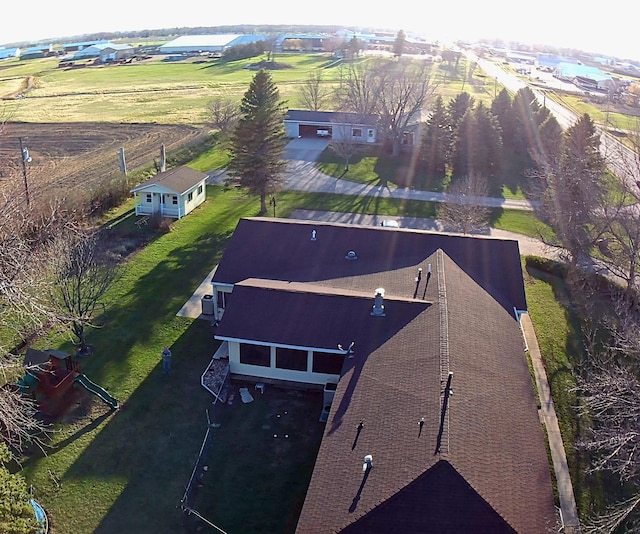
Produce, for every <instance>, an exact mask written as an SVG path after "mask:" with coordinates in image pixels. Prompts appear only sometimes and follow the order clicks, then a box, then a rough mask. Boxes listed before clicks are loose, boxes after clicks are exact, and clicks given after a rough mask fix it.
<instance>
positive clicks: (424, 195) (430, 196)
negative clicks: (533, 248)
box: [207, 139, 536, 211]
mask: <svg viewBox="0 0 640 534" xmlns="http://www.w3.org/2000/svg"><path fill="white" fill-rule="evenodd" d="M304 141H307V140H306V139H295V140H294V141H292V142H291V143H290V145H291V144H293V143H298V144H300V143H302V142H304ZM308 141H315V140H312V139H311V140H308ZM300 146H304V145H300ZM310 147H311V148H309V149H308V150H305V149H304V148H296V149H289V153H290V155H291V156H292V157H304V158H305V159H291V160H289V162H288V163H287V167H286V170H285V172H284V175H283V176H284V188H285V189H289V190H292V191H310V192H314V193H335V194H340V195H353V196H373V197H382V198H399V199H405V200H421V201H427V202H460V201H461V200H464V201H465V202H468V201H469V199H464V198H463V197H460V196H459V195H451V194H447V193H437V192H435V191H421V190H418V189H409V188H404V187H395V186H387V187H382V186H376V185H367V184H361V183H358V182H350V181H349V180H343V179H341V178H334V177H333V176H329V175H327V174H324V173H323V172H321V171H320V170H318V168H317V167H316V162H315V160H314V157H317V155H319V154H316V152H317V150H314V149H313V145H310ZM226 176H227V175H226V173H225V172H224V171H220V170H217V171H210V172H209V173H208V178H207V183H208V184H211V185H222V184H223V183H224V180H225V178H226ZM474 201H475V202H476V203H477V204H482V205H483V206H487V207H490V208H504V209H514V210H524V211H533V209H534V208H535V207H536V203H535V202H532V201H529V200H521V199H509V198H497V197H476V198H474Z"/></svg>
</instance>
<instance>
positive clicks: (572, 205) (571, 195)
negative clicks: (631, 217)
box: [543, 113, 607, 265]
mask: <svg viewBox="0 0 640 534" xmlns="http://www.w3.org/2000/svg"><path fill="white" fill-rule="evenodd" d="M604 171H605V162H604V159H603V157H602V155H601V154H600V136H599V134H598V132H597V131H596V127H595V125H594V124H593V122H592V121H591V118H590V117H589V115H587V114H586V113H585V114H584V115H583V116H582V117H580V119H578V121H577V122H576V123H575V124H574V125H573V126H571V127H570V128H569V129H568V130H567V131H566V133H565V135H564V142H563V145H562V151H561V153H560V156H559V161H558V165H557V166H556V167H555V168H553V167H551V166H549V167H547V168H546V169H545V172H546V184H547V192H546V195H545V197H544V205H543V206H544V210H545V218H546V219H547V222H549V224H550V225H551V226H552V228H553V229H554V231H555V233H556V235H557V236H558V239H559V240H560V243H561V244H562V246H564V247H565V248H566V249H567V250H568V251H569V252H570V254H571V261H572V262H573V264H574V265H575V264H576V263H577V262H578V261H579V260H580V258H584V257H588V255H589V254H590V250H591V248H592V247H593V246H594V244H595V243H596V241H597V240H598V238H599V237H600V236H601V233H602V230H603V228H601V224H603V223H604V221H603V220H602V217H601V216H600V214H601V213H602V210H603V209H604V207H605V200H606V197H607V191H606V188H605V187H604V185H603V184H602V176H603V173H604Z"/></svg>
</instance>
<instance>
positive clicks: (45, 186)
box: [0, 122, 205, 195]
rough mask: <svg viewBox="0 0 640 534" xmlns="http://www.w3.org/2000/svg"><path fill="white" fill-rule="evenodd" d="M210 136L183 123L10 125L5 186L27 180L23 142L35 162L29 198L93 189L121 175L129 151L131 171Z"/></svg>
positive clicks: (4, 142)
mask: <svg viewBox="0 0 640 534" xmlns="http://www.w3.org/2000/svg"><path fill="white" fill-rule="evenodd" d="M204 135H205V132H204V131H203V130H201V129H199V128H195V127H191V126H183V125H175V124H174V125H161V124H112V123H99V122H95V123H63V124H41V123H39V124H34V123H6V124H5V125H4V131H3V132H2V134H1V135H0V161H1V162H3V166H2V167H0V178H4V179H5V180H3V181H2V182H0V183H1V184H3V185H1V186H0V187H2V188H6V187H7V185H8V184H13V183H14V181H13V180H9V179H8V178H9V177H10V176H11V175H12V174H13V176H14V177H15V175H16V174H18V175H19V178H20V180H22V168H21V153H20V138H22V143H23V146H25V147H28V150H29V156H30V157H31V158H32V160H31V162H30V163H28V165H27V175H28V183H29V190H30V194H32V195H37V194H38V191H46V190H51V189H63V190H67V191H70V190H73V189H76V188H87V187H88V188H92V187H95V186H96V185H97V184H99V183H102V182H106V181H110V180H112V179H113V178H115V177H117V176H121V173H120V170H119V160H118V153H119V150H120V147H124V150H125V157H126V162H127V169H128V171H129V172H131V171H132V170H134V169H135V168H137V167H140V166H144V165H147V164H150V163H152V162H153V160H154V158H155V159H157V160H159V158H160V146H161V145H162V144H163V143H164V145H165V147H166V150H167V154H169V153H170V152H171V151H172V150H175V149H177V148H179V147H180V146H182V145H184V144H186V143H189V142H192V141H195V140H197V139H199V138H201V137H202V136H204Z"/></svg>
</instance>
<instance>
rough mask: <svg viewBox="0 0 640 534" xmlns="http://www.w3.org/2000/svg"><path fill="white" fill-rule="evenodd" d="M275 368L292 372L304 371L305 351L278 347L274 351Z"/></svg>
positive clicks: (305, 363)
mask: <svg viewBox="0 0 640 534" xmlns="http://www.w3.org/2000/svg"><path fill="white" fill-rule="evenodd" d="M276 367H277V368H278V369H291V370H292V371H306V370H307V351H306V350H296V349H285V348H280V347H278V348H277V349H276Z"/></svg>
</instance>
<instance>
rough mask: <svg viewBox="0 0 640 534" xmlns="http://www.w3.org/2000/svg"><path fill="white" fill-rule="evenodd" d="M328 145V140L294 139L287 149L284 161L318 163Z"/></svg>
mask: <svg viewBox="0 0 640 534" xmlns="http://www.w3.org/2000/svg"><path fill="white" fill-rule="evenodd" d="M328 145H329V140H328V139H320V138H318V137H299V138H298V139H292V140H291V141H289V143H288V144H287V146H286V148H285V151H284V159H287V160H289V161H293V162H296V161H298V162H302V161H304V162H310V161H316V160H317V159H318V158H319V157H320V154H322V151H323V150H324V149H325V148H327V146H328Z"/></svg>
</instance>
